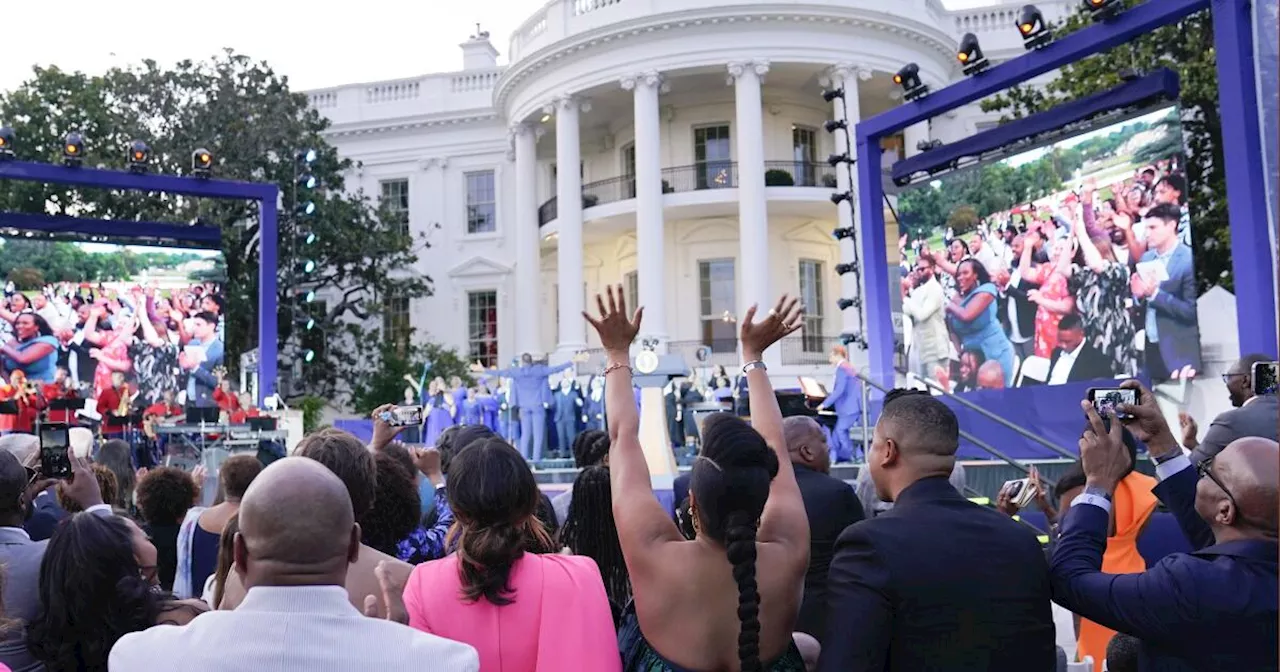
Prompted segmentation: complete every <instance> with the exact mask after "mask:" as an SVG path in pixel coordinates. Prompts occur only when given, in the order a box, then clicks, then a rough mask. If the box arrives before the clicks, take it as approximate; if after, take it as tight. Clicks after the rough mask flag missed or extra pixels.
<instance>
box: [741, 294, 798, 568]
mask: <svg viewBox="0 0 1280 672" xmlns="http://www.w3.org/2000/svg"><path fill="white" fill-rule="evenodd" d="M755 315H756V307H755V306H752V307H751V308H750V309H748V310H747V314H746V317H745V318H744V319H743V320H742V330H741V334H740V336H739V340H740V341H741V342H742V358H743V359H744V360H746V361H745V364H750V363H751V362H759V361H761V358H762V357H763V356H764V351H765V350H767V349H768V348H769V346H771V345H773V344H774V343H777V342H778V341H779V340H781V339H782V338H783V337H784V336H786V335H787V334H790V333H793V332H795V331H796V330H798V329H799V328H800V327H801V326H802V325H803V324H804V319H803V317H804V310H803V306H800V305H799V301H798V300H796V299H789V298H788V297H786V296H783V297H782V298H781V299H778V303H777V305H775V306H774V307H773V310H770V311H769V314H768V315H766V316H765V319H764V320H762V321H760V322H758V323H757V322H755ZM747 392H748V393H749V394H750V398H751V427H752V428H753V429H755V430H756V431H757V432H760V436H762V437H764V440H765V442H766V443H768V444H769V447H770V448H772V449H773V452H774V453H776V454H777V456H778V475H777V476H776V477H775V478H774V479H773V483H771V484H770V485H769V499H768V501H767V502H766V503H765V505H764V513H763V514H762V515H761V516H760V529H759V531H758V532H757V533H756V541H758V542H760V543H763V544H767V543H778V544H783V545H785V546H787V547H789V548H790V549H791V550H792V551H793V552H794V553H796V554H801V553H807V551H808V550H809V519H808V518H807V517H806V516H805V512H804V500H803V499H801V498H800V486H799V485H797V484H796V473H795V471H794V470H793V469H792V468H791V457H790V455H788V453H787V441H786V439H785V437H784V436H783V433H782V411H781V410H780V409H779V408H778V397H777V396H776V395H774V393H773V385H772V384H771V383H770V382H769V374H768V373H767V372H766V371H765V369H764V367H754V368H752V369H751V370H750V371H748V372H747ZM796 557H799V556H798V555H797V556H796Z"/></svg>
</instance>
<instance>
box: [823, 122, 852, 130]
mask: <svg viewBox="0 0 1280 672" xmlns="http://www.w3.org/2000/svg"><path fill="white" fill-rule="evenodd" d="M822 127H823V128H825V129H827V132H828V133H835V132H836V131H837V130H838V129H841V128H846V129H847V128H849V122H847V121H845V120H844V119H832V120H830V121H828V122H827V123H825V124H823V125H822Z"/></svg>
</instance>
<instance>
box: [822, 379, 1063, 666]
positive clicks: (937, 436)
mask: <svg viewBox="0 0 1280 672" xmlns="http://www.w3.org/2000/svg"><path fill="white" fill-rule="evenodd" d="M959 432H960V427H959V424H958V422H957V421H956V416H955V413H953V412H952V411H951V409H949V408H947V407H946V406H945V405H944V404H943V403H942V402H940V401H938V400H937V399H934V398H933V397H932V396H931V395H929V393H927V392H918V391H915V390H894V391H892V392H890V393H889V394H887V395H885V400H884V407H883V410H882V411H881V414H880V419H879V421H878V422H877V423H876V430H875V435H874V438H873V440H872V444H871V450H870V452H869V453H868V455H867V467H866V468H867V469H869V470H870V473H871V479H872V481H873V482H874V483H875V488H876V493H877V494H878V495H879V496H880V498H881V499H884V500H886V501H892V502H893V503H894V507H893V508H892V509H890V510H889V511H886V512H885V513H882V514H880V515H879V516H876V517H875V518H870V519H867V520H863V521H862V522H860V523H855V524H854V525H852V526H850V527H849V528H848V529H847V530H845V531H844V533H843V534H841V535H840V538H839V540H837V541H836V551H835V558H834V559H833V560H832V561H831V569H830V571H829V572H828V574H827V588H828V590H829V591H830V597H829V598H828V604H829V605H830V609H829V611H828V613H827V631H826V637H825V638H824V639H823V643H822V658H821V660H820V661H819V663H818V669H819V670H821V671H822V672H862V671H872V670H874V671H876V672H880V671H882V670H892V671H895V672H896V671H899V670H901V671H902V672H906V671H907V670H947V672H978V671H981V672H1004V671H1006V670H1007V671H1009V672H1023V671H1024V670H1051V669H1053V667H1054V664H1055V661H1056V658H1057V652H1056V648H1055V646H1054V630H1053V615H1052V612H1051V611H1050V607H1049V595H1050V593H1049V568H1048V566H1047V563H1046V562H1045V557H1044V553H1043V551H1041V550H1040V544H1039V542H1038V541H1036V538H1035V536H1034V534H1033V533H1032V532H1031V531H1030V530H1028V529H1027V528H1026V527H1024V526H1022V525H1021V524H1019V523H1017V522H1014V521H1012V520H1010V519H1009V518H1008V517H1007V516H1004V515H1002V514H1000V513H998V512H996V511H995V510H993V509H986V508H983V507H981V506H978V505H977V504H974V503H973V502H970V501H969V500H967V499H965V498H964V496H963V495H961V494H960V493H958V492H956V490H955V488H954V487H952V486H951V484H950V483H949V482H948V480H947V478H948V476H950V475H951V469H952V465H953V464H954V463H955V455H956V448H957V447H958V446H959V440H960V437H959Z"/></svg>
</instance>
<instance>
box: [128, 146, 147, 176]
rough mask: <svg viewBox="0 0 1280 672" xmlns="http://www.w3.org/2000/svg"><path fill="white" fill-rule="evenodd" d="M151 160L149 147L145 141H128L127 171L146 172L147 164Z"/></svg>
mask: <svg viewBox="0 0 1280 672" xmlns="http://www.w3.org/2000/svg"><path fill="white" fill-rule="evenodd" d="M150 162H151V148H150V147H148V146H147V143H145V142H143V141H141V140H134V141H133V142H131V143H129V156H128V163H129V172H131V173H145V172H147V164H148V163H150Z"/></svg>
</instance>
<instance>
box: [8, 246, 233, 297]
mask: <svg viewBox="0 0 1280 672" xmlns="http://www.w3.org/2000/svg"><path fill="white" fill-rule="evenodd" d="M198 259H200V256H199V255H196V254H189V253H177V254H171V253H168V252H135V251H133V250H129V249H121V250H118V251H116V252H104V253H95V254H90V253H88V252H85V251H84V250H83V249H81V248H79V247H77V246H76V245H74V244H72V243H69V242H52V241H47V240H26V239H22V238H14V239H11V240H8V241H6V242H5V244H4V245H0V269H5V268H7V269H9V272H8V274H7V277H6V278H4V279H5V280H9V281H12V282H13V283H14V284H16V285H17V288H18V289H20V290H31V289H40V286H41V285H43V284H46V283H55V282H110V281H113V280H124V279H127V278H131V277H134V276H136V275H137V274H138V273H140V272H142V271H143V270H145V269H148V268H167V267H173V266H177V265H179V264H184V263H187V262H189V261H195V260H198ZM223 268H224V269H225V265H224V266H223ZM224 272H225V271H224ZM210 276H212V277H210V278H208V279H210V280H217V279H219V276H218V273H217V270H216V268H215V270H214V272H212V273H210Z"/></svg>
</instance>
